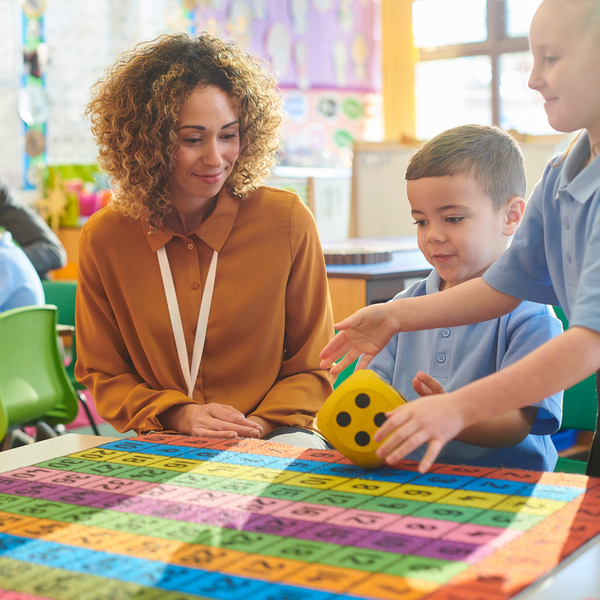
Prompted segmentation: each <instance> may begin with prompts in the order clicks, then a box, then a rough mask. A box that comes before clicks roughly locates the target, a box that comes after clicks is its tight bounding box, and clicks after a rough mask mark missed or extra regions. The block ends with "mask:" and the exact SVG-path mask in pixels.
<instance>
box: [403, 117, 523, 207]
mask: <svg viewBox="0 0 600 600" xmlns="http://www.w3.org/2000/svg"><path fill="white" fill-rule="evenodd" d="M470 172H472V173H473V175H474V177H475V179H476V180H477V182H478V184H479V185H480V187H481V189H482V191H483V192H485V193H486V194H487V195H488V196H489V197H490V198H491V199H492V202H493V205H494V210H500V208H501V207H502V206H504V204H506V202H508V201H509V200H511V199H512V198H515V197H519V198H524V197H525V193H526V190H527V180H526V178H525V165H524V162H523V152H522V151H521V148H520V146H519V144H518V143H517V141H516V140H515V139H514V138H513V137H512V136H511V135H510V134H509V133H507V132H506V131H504V130H503V129H500V128H499V127H495V126H489V125H461V126H460V127H453V128H452V129H448V130H446V131H444V132H443V133H440V134H439V135H437V136H436V137H434V138H433V139H431V140H429V141H428V142H427V143H426V144H425V145H424V146H422V147H421V148H420V149H419V150H418V151H417V152H415V154H413V156H412V157H411V159H410V162H409V164H408V169H407V170H406V179H407V180H408V181H411V180H414V179H423V178H424V177H447V176H452V175H462V174H468V173H470Z"/></svg>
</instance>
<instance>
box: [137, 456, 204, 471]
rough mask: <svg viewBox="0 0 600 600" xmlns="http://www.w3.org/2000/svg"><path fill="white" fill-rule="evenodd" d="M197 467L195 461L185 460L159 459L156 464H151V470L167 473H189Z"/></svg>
mask: <svg viewBox="0 0 600 600" xmlns="http://www.w3.org/2000/svg"><path fill="white" fill-rule="evenodd" d="M137 456H139V454H138V455H137ZM197 466H198V461H197V460H189V459H186V458H161V459H160V460H158V461H157V462H153V463H152V468H153V469H166V470H167V471H179V472H181V473H184V472H186V471H191V470H192V469H194V468H196V467H197Z"/></svg>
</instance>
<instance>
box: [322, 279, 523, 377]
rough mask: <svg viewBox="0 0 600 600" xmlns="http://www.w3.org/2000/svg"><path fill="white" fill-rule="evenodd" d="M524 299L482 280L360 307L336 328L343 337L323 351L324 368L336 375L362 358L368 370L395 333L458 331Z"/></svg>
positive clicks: (510, 309)
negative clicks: (508, 293) (427, 293)
mask: <svg viewBox="0 0 600 600" xmlns="http://www.w3.org/2000/svg"><path fill="white" fill-rule="evenodd" d="M520 302H521V300H519V299H518V298H513V297H512V296H507V295H506V294H503V293H502V292H498V291H497V290H495V289H494V288H492V287H491V286H489V285H488V284H487V283H485V281H483V279H481V278H477V279H474V280H472V281H467V282H465V283H463V284H461V285H458V286H456V287H453V288H451V289H449V290H445V291H444V292H442V293H439V294H429V295H427V296H420V297H418V298H404V299H401V300H397V301H394V302H388V303H386V304H374V305H372V306H367V307H366V308H361V309H360V310H359V311H357V312H356V313H354V314H353V315H352V316H350V317H348V318H347V319H344V320H343V321H342V322H341V323H338V324H336V325H335V328H336V329H337V330H338V331H339V333H338V334H337V335H336V336H335V337H334V338H333V339H332V340H331V341H330V342H329V343H328V344H327V346H325V348H323V350H322V352H321V354H320V358H321V367H322V368H324V369H327V368H329V367H331V366H332V365H333V363H334V362H335V361H336V360H338V359H339V358H341V357H342V356H344V355H345V356H344V358H343V359H342V360H340V362H338V363H337V364H335V366H333V368H332V369H331V372H332V373H333V374H337V373H339V372H340V371H342V370H343V369H345V368H346V367H347V366H348V365H350V364H351V363H352V362H354V361H355V360H356V359H357V358H358V357H360V356H361V355H362V358H361V360H360V361H359V363H358V367H357V368H359V369H364V368H365V367H366V366H367V365H368V364H369V363H370V362H371V360H372V359H373V357H374V356H376V355H377V354H379V352H381V351H382V350H383V348H384V347H385V345H386V344H387V343H388V342H389V341H390V339H391V337H392V336H393V335H394V334H395V333H399V332H403V331H418V330H421V329H436V328H438V327H456V326H458V325H469V324H471V323H480V322H481V321H488V320H490V319H495V318H497V317H501V316H503V315H505V314H507V313H509V312H510V311H512V310H514V309H515V308H516V307H517V306H518V305H519V304H520Z"/></svg>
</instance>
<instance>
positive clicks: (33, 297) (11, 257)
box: [0, 231, 45, 312]
mask: <svg viewBox="0 0 600 600" xmlns="http://www.w3.org/2000/svg"><path fill="white" fill-rule="evenodd" d="M44 301H45V298H44V288H43V287H42V282H41V281H40V277H39V275H38V274H37V272H36V270H35V267H34V266H33V265H32V264H31V261H30V260H29V259H28V258H27V255H26V254H25V252H23V250H21V248H18V247H17V246H15V244H14V243H13V241H12V235H11V234H10V232H8V231H5V232H4V233H3V234H2V236H1V237H0V312H2V311H5V310H8V309H10V308H17V307H19V306H29V305H31V304H44Z"/></svg>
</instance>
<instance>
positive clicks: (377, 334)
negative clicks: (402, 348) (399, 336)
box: [320, 304, 398, 375]
mask: <svg viewBox="0 0 600 600" xmlns="http://www.w3.org/2000/svg"><path fill="white" fill-rule="evenodd" d="M387 306H388V305H387V304H373V305H371V306H367V307H366V308H361V309H360V310H358V311H357V312H355V313H354V314H353V315H351V316H349V317H348V318H347V319H344V320H343V321H342V322H341V323H336V325H334V327H335V328H336V329H337V330H338V332H339V333H338V334H337V335H336V336H335V337H334V338H333V339H332V340H331V341H330V342H329V343H328V344H327V346H325V348H323V350H322V351H321V354H320V358H321V368H322V369H328V368H329V367H332V368H331V373H332V374H333V375H336V374H337V373H339V372H340V371H343V370H344V369H345V368H346V367H347V366H348V365H350V364H352V363H353V362H354V361H355V360H356V359H357V358H358V357H359V356H361V354H362V355H363V356H362V358H361V359H360V361H359V363H358V365H357V366H356V368H357V369H364V368H366V367H367V366H368V364H369V363H370V362H371V360H373V358H374V357H375V356H376V355H377V354H379V353H380V352H381V351H382V350H383V349H384V348H385V346H386V344H387V343H388V342H389V341H390V340H391V339H392V336H393V335H394V334H395V333H397V332H398V329H397V325H396V323H395V321H394V320H393V318H392V317H391V316H390V314H389V311H388V310H387ZM344 354H345V356H344ZM342 356H343V357H344V358H342V360H340V362H338V363H336V364H335V365H334V364H333V363H334V362H335V361H336V360H337V359H338V358H341V357H342ZM332 365H333V366H332Z"/></svg>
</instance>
